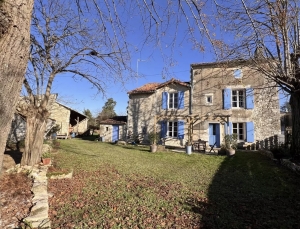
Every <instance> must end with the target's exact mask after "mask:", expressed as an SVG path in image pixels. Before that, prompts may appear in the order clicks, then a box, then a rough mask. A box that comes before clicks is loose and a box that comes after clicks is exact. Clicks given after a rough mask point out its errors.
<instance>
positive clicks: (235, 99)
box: [232, 90, 245, 107]
mask: <svg viewBox="0 0 300 229" xmlns="http://www.w3.org/2000/svg"><path fill="white" fill-rule="evenodd" d="M232 107H245V90H232Z"/></svg>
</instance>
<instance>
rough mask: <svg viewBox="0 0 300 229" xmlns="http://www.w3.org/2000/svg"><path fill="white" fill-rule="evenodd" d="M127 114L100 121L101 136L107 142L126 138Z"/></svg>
mask: <svg viewBox="0 0 300 229" xmlns="http://www.w3.org/2000/svg"><path fill="white" fill-rule="evenodd" d="M126 127H127V116H115V117H112V118H109V119H106V120H103V121H100V130H99V131H100V137H101V140H102V141H105V142H116V141H118V140H126Z"/></svg>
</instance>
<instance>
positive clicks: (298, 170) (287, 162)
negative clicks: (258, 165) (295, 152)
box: [258, 149, 300, 174]
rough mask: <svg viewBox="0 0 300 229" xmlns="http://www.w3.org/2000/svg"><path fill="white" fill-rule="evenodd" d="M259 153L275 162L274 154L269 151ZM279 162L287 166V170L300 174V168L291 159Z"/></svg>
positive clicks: (262, 150) (260, 150) (263, 150)
mask: <svg viewBox="0 0 300 229" xmlns="http://www.w3.org/2000/svg"><path fill="white" fill-rule="evenodd" d="M258 152H259V153H260V154H262V155H264V156H267V157H268V158H270V159H272V160H275V159H274V155H273V153H272V152H271V151H269V150H265V149H259V150H258ZM278 161H279V162H280V164H281V165H283V166H285V167H286V168H288V169H290V170H292V171H294V172H296V173H297V174H300V166H299V165H297V164H295V163H294V162H291V161H290V160H289V159H280V160H278Z"/></svg>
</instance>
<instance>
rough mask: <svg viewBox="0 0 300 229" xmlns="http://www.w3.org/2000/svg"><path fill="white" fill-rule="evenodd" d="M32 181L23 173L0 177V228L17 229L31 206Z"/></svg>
mask: <svg viewBox="0 0 300 229" xmlns="http://www.w3.org/2000/svg"><path fill="white" fill-rule="evenodd" d="M31 187H32V181H31V179H30V178H29V177H28V176H27V174H24V173H18V174H16V173H13V174H3V175H1V177H0V220H1V223H0V228H3V229H4V228H17V227H18V226H21V221H22V219H23V218H25V217H26V216H28V214H29V213H30V208H31V206H32V203H31V199H32V193H31V191H30V190H31Z"/></svg>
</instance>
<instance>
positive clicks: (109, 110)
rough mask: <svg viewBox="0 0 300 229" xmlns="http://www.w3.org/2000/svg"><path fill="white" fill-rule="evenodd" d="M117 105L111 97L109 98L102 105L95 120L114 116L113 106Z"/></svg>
mask: <svg viewBox="0 0 300 229" xmlns="http://www.w3.org/2000/svg"><path fill="white" fill-rule="evenodd" d="M116 105H117V102H116V101H114V100H113V99H112V98H109V99H108V100H107V101H106V102H105V104H104V106H103V107H102V111H101V112H100V113H99V114H98V116H97V120H98V121H102V120H106V119H108V118H112V117H114V116H116V115H117V114H116V112H115V106H116Z"/></svg>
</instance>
